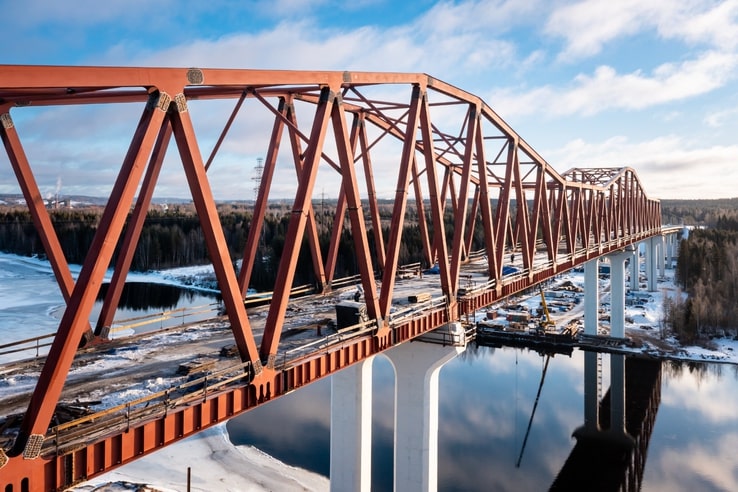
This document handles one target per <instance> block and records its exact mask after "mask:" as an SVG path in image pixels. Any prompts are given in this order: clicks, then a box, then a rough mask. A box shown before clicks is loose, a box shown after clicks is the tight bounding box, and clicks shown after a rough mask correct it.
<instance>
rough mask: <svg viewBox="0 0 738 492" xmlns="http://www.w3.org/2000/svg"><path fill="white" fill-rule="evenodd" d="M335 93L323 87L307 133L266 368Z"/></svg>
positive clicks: (264, 353) (266, 342)
mask: <svg viewBox="0 0 738 492" xmlns="http://www.w3.org/2000/svg"><path fill="white" fill-rule="evenodd" d="M335 97H336V95H335V92H333V90H332V89H331V88H330V87H324V88H323V91H322V94H321V98H320V102H319V103H318V105H317V107H316V110H315V117H314V119H313V128H312V131H311V133H310V146H309V147H308V148H307V150H306V151H305V159H304V164H303V166H304V167H303V171H302V174H301V176H300V179H299V182H298V186H297V192H296V194H295V202H294V204H293V206H292V217H291V218H290V222H289V225H288V228H287V235H286V237H285V249H284V251H283V252H282V257H281V259H280V262H279V267H278V269H277V277H276V280H275V288H274V295H273V297H272V302H271V304H270V306H269V313H268V314H267V320H266V327H265V328H264V337H263V338H262V342H261V350H260V355H261V358H262V359H264V360H266V361H267V367H269V368H272V367H274V360H275V358H276V354H277V347H278V346H279V340H280V337H281V329H282V324H283V322H284V318H285V312H286V310H287V302H288V301H289V293H290V289H291V287H292V281H293V280H294V277H295V265H296V264H297V257H298V255H299V253H300V245H301V241H300V239H301V238H302V236H303V233H304V231H305V223H306V222H307V212H308V210H309V206H310V198H311V196H312V192H313V188H314V186H315V176H316V174H317V171H318V162H319V161H320V155H321V152H322V150H323V142H324V140H325V135H326V129H327V127H328V121H329V119H330V113H331V110H332V107H333V104H334V100H335Z"/></svg>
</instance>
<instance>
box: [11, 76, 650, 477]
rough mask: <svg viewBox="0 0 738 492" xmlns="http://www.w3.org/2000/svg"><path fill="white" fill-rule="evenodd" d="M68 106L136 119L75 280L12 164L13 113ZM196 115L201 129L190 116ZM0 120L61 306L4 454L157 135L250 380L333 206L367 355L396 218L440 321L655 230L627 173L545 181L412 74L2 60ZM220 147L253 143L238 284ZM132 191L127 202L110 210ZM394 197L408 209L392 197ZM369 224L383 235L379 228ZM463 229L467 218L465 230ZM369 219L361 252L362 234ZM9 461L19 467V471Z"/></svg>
mask: <svg viewBox="0 0 738 492" xmlns="http://www.w3.org/2000/svg"><path fill="white" fill-rule="evenodd" d="M224 101H236V105H235V107H233V109H232V110H231V109H229V110H228V111H225V112H224V113H225V116H224V118H223V121H222V122H221V123H220V125H222V130H221V131H220V133H219V134H218V136H217V139H216V138H208V137H202V136H201V137H198V136H197V134H196V128H197V129H202V128H210V127H218V128H220V126H219V125H216V123H213V120H214V119H215V116H216V113H217V112H208V111H202V112H199V111H198V110H200V108H201V107H202V108H205V107H206V106H207V105H209V104H214V105H218V106H217V107H218V108H220V111H219V112H223V111H222V107H223V102H224ZM70 106H72V107H75V108H86V107H92V108H97V109H100V108H101V110H102V111H122V112H130V111H131V109H130V108H133V109H134V111H135V109H138V111H139V113H138V115H139V120H138V122H137V123H134V124H132V125H131V134H132V136H131V140H130V144H129V146H128V150H127V151H126V153H125V156H124V157H123V159H122V162H121V164H120V166H119V168H118V169H117V179H116V182H115V184H114V185H113V187H112V189H111V191H110V194H109V199H108V203H107V205H106V207H105V210H104V213H103V216H102V219H101V223H100V226H99V229H98V232H97V233H96V235H95V238H94V241H93V247H92V248H91V250H90V252H89V253H88V255H87V258H86V259H85V261H84V264H83V267H82V270H81V273H80V276H79V277H78V280H77V281H76V282H74V281H73V280H72V279H71V276H70V274H69V266H68V264H67V261H66V259H65V257H64V255H63V253H62V252H61V249H60V247H59V245H58V238H57V236H56V234H55V232H54V230H53V227H52V225H51V221H50V220H49V214H48V211H47V210H46V209H45V208H44V207H43V205H41V204H42V203H43V199H42V196H41V193H40V191H39V188H38V185H37V183H36V181H37V180H36V178H35V174H34V171H33V167H35V164H34V162H33V157H31V159H28V158H26V156H25V147H24V143H23V142H24V138H27V140H25V146H26V147H27V146H29V145H37V143H35V142H34V141H33V139H32V138H31V137H33V135H30V136H29V135H28V133H30V132H32V130H31V129H30V125H29V126H26V125H25V123H26V122H27V121H31V122H32V121H33V118H34V116H35V115H37V114H39V113H38V112H39V111H42V112H44V114H46V113H45V112H47V111H54V110H56V111H60V110H64V108H68V107H70ZM195 106H197V108H195ZM121 107H125V108H128V109H125V110H121V109H119V108H121ZM11 113H12V117H11ZM29 113H30V115H28V114H29ZM27 115H28V116H27ZM298 115H299V116H300V118H301V119H302V120H301V121H300V122H298ZM199 117H200V118H202V120H204V123H201V125H203V126H196V125H198V121H199V120H198V118H199ZM244 119H246V123H245V126H241V127H240V128H241V130H243V128H244V127H245V128H246V129H247V130H249V129H250V130H252V131H253V133H255V134H256V133H258V132H257V131H256V129H257V128H266V129H268V132H267V133H266V134H264V135H263V136H262V137H263V138H262V139H261V140H260V141H259V142H258V143H257V144H254V143H250V142H249V138H250V137H251V135H250V134H249V133H245V134H244V133H241V134H239V135H236V136H234V135H233V133H234V124H235V125H238V124H239V122H240V123H241V124H242V125H244V123H243V122H242V120H244ZM14 120H17V121H18V122H19V125H18V127H16V124H15V122H14ZM252 120H253V123H250V122H251V121H252ZM0 121H1V122H2V128H0V134H1V135H2V140H3V142H4V144H5V149H6V151H7V154H8V157H9V161H10V162H11V163H12V165H13V168H14V171H15V174H16V177H17V179H18V183H19V186H20V187H21V188H22V190H23V192H24V195H25V198H26V201H27V203H28V204H29V207H31V208H32V211H33V216H34V225H35V227H36V229H37V231H38V232H39V234H40V235H41V237H42V238H44V247H45V249H46V253H47V256H48V257H49V260H50V261H51V263H52V266H53V268H54V272H55V275H56V277H57V281H58V283H59V285H60V289H61V290H62V293H63V294H64V297H65V299H66V302H67V309H66V310H65V313H64V316H63V317H62V319H61V321H60V324H59V329H58V332H57V335H56V337H55V339H54V341H53V344H52V346H51V349H50V353H49V356H48V357H47V360H46V363H45V364H44V367H43V370H42V372H41V377H40V379H39V382H38V384H37V386H36V390H35V391H34V393H33V396H32V398H31V401H30V402H29V406H28V410H27V412H26V414H25V417H24V420H23V424H22V427H21V432H20V434H19V436H18V438H17V439H16V445H15V447H14V448H13V449H12V450H7V451H8V455H9V456H10V461H11V462H13V461H14V460H16V461H17V460H19V459H22V458H21V457H20V456H21V455H22V454H23V453H27V452H28V445H29V443H33V442H35V440H37V439H38V438H37V437H35V436H40V438H41V439H42V438H43V436H44V435H45V434H46V432H47V429H48V428H49V423H50V421H51V417H52V414H53V411H54V408H55V407H56V404H57V403H58V401H59V397H60V394H61V391H62V388H63V385H64V382H65V379H66V377H67V374H68V373H69V369H70V366H71V363H72V359H73V358H74V355H75V352H76V350H77V348H78V347H79V345H80V342H81V340H82V338H83V337H84V336H85V334H86V333H88V332H89V328H90V316H91V312H92V306H93V303H94V299H95V297H96V295H97V292H98V290H99V287H100V285H101V283H102V282H103V277H104V275H105V272H106V270H107V269H108V268H109V267H110V265H111V260H112V258H113V253H114V251H115V248H116V246H117V245H119V243H120V244H122V245H123V247H124V249H125V251H127V252H129V253H131V252H132V251H133V250H134V248H135V246H136V244H137V243H138V239H139V236H140V232H141V228H142V227H143V223H144V218H145V215H146V211H147V209H148V206H149V204H150V202H151V199H152V196H153V193H154V192H155V190H156V189H157V185H159V180H160V179H161V178H160V177H161V172H162V164H163V163H164V160H165V155H167V152H168V150H169V140H170V137H171V136H173V137H174V143H175V144H176V145H175V146H176V148H177V150H178V158H179V159H178V160H179V161H181V164H182V171H183V173H182V174H183V175H184V177H185V179H186V182H187V184H188V187H189V190H190V193H191V196H192V199H193V202H194V204H195V207H196V209H197V212H198V215H199V217H200V223H201V227H202V230H203V233H204V237H205V241H206V244H207V247H208V252H209V255H210V258H211V260H212V263H213V266H214V270H215V273H216V277H217V280H218V284H219V286H220V289H221V294H222V296H223V303H224V305H225V307H226V312H227V314H228V317H229V320H230V323H231V329H232V332H233V336H234V340H235V342H236V345H237V347H238V349H239V352H240V355H241V358H242V360H243V361H244V362H250V363H252V368H253V371H254V374H255V378H256V379H255V380H254V381H255V384H258V383H259V382H262V383H263V380H265V379H267V378H274V377H276V376H275V360H276V358H277V355H278V354H277V351H278V346H279V342H280V337H281V326H282V325H283V322H284V320H285V317H286V316H287V304H288V300H289V297H290V292H291V289H292V287H293V285H292V284H293V280H294V275H295V265H296V263H297V258H298V255H299V253H300V246H301V244H302V242H303V239H304V238H307V240H308V243H309V246H310V249H311V258H312V264H313V269H314V273H315V278H316V279H317V281H316V283H317V284H318V286H317V287H318V289H319V290H325V289H329V288H330V286H331V283H332V281H333V280H334V275H335V271H336V255H337V250H338V245H339V240H340V238H341V235H342V232H343V231H342V228H343V227H344V222H345V218H346V217H345V216H346V215H348V220H349V223H350V233H351V238H352V241H353V243H352V244H353V248H354V250H355V252H356V259H357V265H358V270H359V275H360V284H361V286H362V288H363V291H364V293H365V297H366V304H367V311H368V314H369V317H370V319H372V320H374V321H375V322H376V326H377V329H376V332H375V334H374V341H373V344H374V345H373V346H372V347H373V348H372V350H370V351H367V352H366V353H367V354H371V353H375V352H376V351H381V350H383V349H385V348H388V347H390V346H391V345H392V344H394V343H399V342H400V341H402V340H400V339H398V338H397V337H396V335H393V334H392V333H391V332H390V330H389V326H388V319H389V315H390V309H391V307H392V294H393V289H394V286H395V278H396V274H397V271H398V268H399V267H400V265H399V263H400V256H401V255H400V247H401V244H402V238H403V231H404V229H405V227H406V226H409V225H418V227H419V228H420V230H421V237H422V238H423V242H424V252H425V261H426V262H427V263H429V265H426V266H432V264H433V263H438V265H439V270H440V272H441V275H440V283H441V285H442V289H443V292H444V293H445V295H446V297H447V302H448V305H447V314H446V315H445V316H446V318H445V319H447V320H448V319H456V318H458V316H459V314H460V313H462V312H468V311H470V310H473V309H475V308H476V307H478V306H480V305H483V304H479V303H484V302H487V303H488V302H489V301H490V300H492V299H497V298H499V297H500V296H502V295H504V294H505V292H508V293H509V292H512V291H516V290H521V289H522V288H524V287H526V286H530V285H532V284H533V283H535V282H539V281H541V280H543V279H545V278H548V277H550V276H552V275H555V274H556V273H557V272H561V271H564V270H566V269H568V268H571V267H572V266H574V265H576V264H579V263H582V262H584V261H586V260H588V259H590V258H593V257H596V256H598V255H601V254H604V253H606V252H610V251H613V250H616V249H618V248H623V247H625V246H627V245H629V244H633V243H635V242H638V241H640V240H642V239H643V238H645V237H648V236H651V235H654V234H657V233H659V231H660V228H661V214H660V205H659V202H658V201H657V200H653V199H650V198H649V197H648V196H647V195H646V193H645V191H644V189H643V187H642V186H641V183H640V181H639V180H638V177H637V175H636V173H635V171H634V170H632V169H630V168H628V167H619V168H606V169H592V168H585V169H574V170H570V171H568V172H566V173H564V174H559V173H557V172H556V171H555V170H554V169H553V168H552V167H551V166H550V165H549V164H548V163H547V162H546V161H545V160H544V159H543V158H542V157H541V156H540V155H539V154H538V153H537V152H536V151H535V150H533V148H532V147H531V146H530V145H529V144H527V143H526V142H525V141H524V140H523V139H522V138H521V137H520V136H519V135H517V134H516V133H515V132H514V131H513V130H512V128H510V127H509V125H508V124H507V123H506V122H505V121H504V120H502V118H500V117H499V116H498V115H497V114H496V113H495V112H494V111H493V110H492V109H491V108H490V107H489V106H488V105H486V104H485V103H484V101H482V100H481V99H480V98H478V97H477V96H474V95H473V94H470V93H467V92H465V91H463V90H460V89H458V88H456V87H454V86H452V85H450V84H447V83H445V82H442V81H440V80H438V79H435V78H433V77H431V76H429V75H426V74H413V73H379V72H331V71H275V70H237V69H208V68H202V69H200V68H145V67H136V68H126V67H62V66H56V67H54V66H48V67H47V66H9V65H6V66H0ZM285 130H286V132H285ZM26 131H28V133H25V134H24V132H26ZM203 133H205V134H207V133H208V131H205V132H203ZM285 133H286V137H285ZM88 137H89V135H84V136H83V138H88ZM284 138H287V140H288V143H289V145H288V146H286V147H287V148H286V149H284V148H282V147H281V145H280V144H281V143H282V141H283V139H284ZM213 140H215V142H214V144H213V148H212V150H211V152H210V154H209V157H208V158H207V159H203V155H204V153H203V150H204V147H205V145H206V144H209V143H210V142H211V141H213ZM82 142H86V140H82ZM234 142H235V143H234ZM223 143H226V144H228V143H230V144H231V145H236V144H239V143H242V144H243V145H245V146H249V149H250V152H253V154H254V155H259V153H260V152H263V151H264V149H266V151H265V152H266V154H265V156H266V158H265V168H264V170H265V174H264V176H263V179H262V180H261V183H260V187H259V190H258V195H257V197H256V200H255V218H254V221H253V223H252V227H251V228H250V229H249V235H248V238H247V241H246V246H245V249H244V251H243V253H242V258H243V259H244V260H245V261H244V263H243V266H242V267H241V270H240V272H238V276H236V274H235V272H234V271H233V268H232V265H233V264H234V258H232V257H231V255H230V253H229V251H228V247H227V245H226V243H225V234H224V231H223V227H222V225H221V223H220V221H219V220H218V215H217V209H216V198H215V196H216V195H217V192H218V190H217V189H213V187H212V186H211V183H212V182H214V179H212V178H213V177H214V176H217V174H218V172H219V170H220V168H221V167H223V166H222V164H221V163H222V162H223V161H226V160H227V159H228V156H227V155H223V154H225V152H224V151H223V150H222V148H223V147H222V144H223ZM285 161H287V162H289V166H287V167H292V168H294V171H291V172H292V173H294V175H296V177H295V178H294V183H293V193H294V201H293V203H292V209H291V215H290V220H289V224H288V230H287V234H286V241H285V250H284V252H283V254H282V257H281V261H280V264H279V268H278V271H277V279H278V282H277V285H275V289H274V295H273V298H272V303H271V306H270V308H269V313H268V317H267V324H266V329H265V332H264V335H263V337H262V339H261V340H260V341H257V340H256V338H255V337H254V334H253V333H252V331H251V328H250V323H249V317H248V313H247V312H246V309H245V307H244V303H243V298H244V295H245V293H246V291H247V288H248V286H249V280H250V277H251V274H252V270H251V269H252V266H253V263H254V261H257V255H258V248H259V237H260V236H261V234H262V230H263V227H264V221H263V217H264V214H265V213H266V207H267V203H268V202H269V201H270V200H273V199H283V198H284V196H282V195H280V193H283V188H277V187H275V176H276V174H275V173H277V172H278V171H279V169H280V164H282V165H284V162H285ZM105 165H106V166H112V164H110V163H109V162H105ZM167 172H171V170H169V169H167ZM319 181H320V182H321V183H330V185H331V186H334V189H335V190H336V195H337V200H338V201H337V203H338V206H337V212H336V216H335V217H334V220H333V224H334V228H333V230H332V232H331V235H330V243H329V245H328V248H327V252H323V251H321V250H320V243H319V240H318V235H319V231H318V227H319V225H318V221H317V220H316V217H315V210H314V208H313V206H312V201H313V198H314V196H315V195H316V193H317V192H318V189H317V187H316V184H317V183H318V182H319ZM386 183H390V186H391V185H392V184H394V185H395V186H396V188H395V190H393V191H394V194H390V196H392V203H393V205H392V216H391V217H390V219H389V221H387V219H386V218H383V217H381V216H380V210H379V207H378V201H379V200H380V195H381V194H382V191H386V190H387V188H386V186H387V185H386ZM362 189H363V190H366V194H365V195H362V193H361V191H360V190H362ZM245 191H246V188H245V189H244V192H245ZM137 192H138V199H137V201H136V203H135V207H134V208H133V210H134V212H133V214H132V215H131V218H130V219H127V217H128V214H129V211H130V210H131V207H132V206H133V205H134V198H135V197H136V194H137ZM411 192H412V193H413V195H414V198H415V204H414V206H411V203H412V202H410V203H409V202H408V194H409V193H411ZM244 194H245V193H244ZM244 198H245V196H244ZM365 209H366V210H367V211H368V217H367V216H366V214H367V212H365ZM126 221H128V222H127V223H128V227H127V228H126V231H125V235H123V228H124V226H125V224H126ZM387 224H388V225H389V235H388V236H387V237H386V238H385V233H384V231H383V230H382V229H383V227H385V226H386V225H387ZM477 224H480V225H481V227H480V228H479V229H480V231H479V232H478V233H477V232H475V227H476V225H477ZM370 229H371V230H373V231H374V234H373V236H374V241H375V243H374V244H373V245H370V244H369V239H368V237H367V236H368V234H367V231H368V230H370ZM447 229H449V233H448V235H447ZM121 237H122V238H123V239H122V240H121ZM372 246H373V248H374V252H372ZM474 248H478V249H481V250H482V251H483V252H484V254H485V255H486V258H487V262H488V272H489V279H490V285H492V286H493V288H492V291H491V293H490V294H485V296H480V300H479V302H478V303H476V304H475V303H474V302H472V303H469V302H467V301H459V300H457V295H456V294H457V291H458V290H459V273H460V268H461V264H462V262H464V261H466V260H467V259H468V257H469V255H470V254H471V253H472V250H473V249H474ZM543 250H545V251H546V253H547V258H548V261H547V262H546V263H545V264H537V263H536V261H535V257H536V253H537V252H540V251H543ZM508 254H510V255H517V257H518V258H519V261H517V262H515V263H516V265H519V264H522V270H521V275H520V277H519V278H518V279H516V280H515V281H514V283H511V282H513V281H509V280H506V279H504V278H503V267H504V266H506V265H509V264H511V263H512V262H513V259H512V256H511V257H510V258H509V261H508V256H507V255H508ZM324 255H325V256H324ZM131 259H132V255H121V256H119V258H118V261H117V262H116V264H115V266H114V275H113V280H112V283H111V287H110V289H109V293H108V297H107V298H106V300H105V301H104V305H103V310H102V313H101V315H100V318H99V319H98V321H97V323H96V327H97V334H98V335H100V334H101V333H103V331H104V330H103V328H104V327H105V326H109V325H110V323H111V322H112V313H114V312H115V309H116V308H117V305H118V302H119V300H120V288H121V287H122V284H123V282H124V281H125V278H126V275H127V273H128V271H129V270H130V265H131ZM378 275H381V277H380V278H381V282H379V283H378V282H377V280H376V279H377V277H378ZM412 333H413V335H412V336H415V333H416V332H415V331H413V332H412ZM417 334H420V332H418V333H417ZM262 365H264V368H263V369H262ZM339 368H340V365H339ZM274 387H276V385H275V386H274ZM31 458H34V456H31ZM0 466H2V465H0ZM11 468H12V467H11ZM16 469H19V470H26V469H27V464H26V465H23V466H21V465H18V466H17V468H16ZM2 473H5V472H2ZM22 473H25V472H22Z"/></svg>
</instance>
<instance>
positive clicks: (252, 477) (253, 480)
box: [69, 424, 329, 492]
mask: <svg viewBox="0 0 738 492" xmlns="http://www.w3.org/2000/svg"><path fill="white" fill-rule="evenodd" d="M188 467H189V468H190V469H191V487H190V490H192V491H193V492H199V491H202V492H212V491H214V490H218V491H223V492H231V491H232V492H251V491H253V492H257V491H277V490H279V491H324V490H328V489H329V481H328V478H327V477H324V476H322V475H319V474H317V473H313V472H310V471H307V470H304V469H301V468H296V467H293V466H289V465H286V464H285V463H283V462H281V461H279V460H277V459H276V458H273V457H272V456H270V455H268V454H266V453H264V452H262V451H260V450H259V449H257V448H255V447H253V446H235V445H234V444H232V443H231V441H230V439H229V438H228V431H227V430H226V426H225V424H219V425H217V426H214V427H211V428H209V429H206V430H204V431H202V432H200V433H199V434H198V435H196V436H193V437H190V438H188V439H185V440H182V441H180V442H177V443H175V444H171V445H169V446H167V447H166V448H164V449H161V450H159V451H157V452H156V453H154V454H152V455H150V456H148V457H146V458H144V459H140V460H137V461H134V462H133V463H130V464H128V465H125V466H124V467H121V468H119V469H116V470H113V471H110V472H108V473H105V474H103V475H100V476H99V477H96V478H94V479H92V480H89V481H87V482H85V483H84V484H82V485H79V486H77V487H74V488H72V489H69V490H73V491H77V492H92V491H94V492H118V491H126V490H129V491H130V490H135V491H141V492H144V491H151V492H153V491H159V492H178V491H184V490H187V469H188Z"/></svg>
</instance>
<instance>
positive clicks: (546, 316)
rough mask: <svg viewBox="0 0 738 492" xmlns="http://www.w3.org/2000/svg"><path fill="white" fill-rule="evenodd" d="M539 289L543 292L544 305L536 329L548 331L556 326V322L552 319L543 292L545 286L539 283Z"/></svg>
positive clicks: (542, 301) (542, 303) (540, 331)
mask: <svg viewBox="0 0 738 492" xmlns="http://www.w3.org/2000/svg"><path fill="white" fill-rule="evenodd" d="M538 290H539V291H540V292H541V305H542V306H543V313H542V315H541V319H540V321H538V326H537V328H536V331H537V332H539V333H546V331H548V330H549V329H552V328H554V327H555V326H556V324H555V323H554V322H553V320H552V319H551V314H550V313H549V312H548V305H547V304H546V296H545V295H544V294H543V287H542V286H541V284H538Z"/></svg>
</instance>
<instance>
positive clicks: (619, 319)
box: [585, 251, 633, 338]
mask: <svg viewBox="0 0 738 492" xmlns="http://www.w3.org/2000/svg"><path fill="white" fill-rule="evenodd" d="M632 255H633V252H632V251H621V252H619V253H612V254H609V255H607V257H608V258H609V260H610V336H611V337H616V338H624V337H625V260H627V259H628V258H631V257H632ZM585 309H586V307H585Z"/></svg>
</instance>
